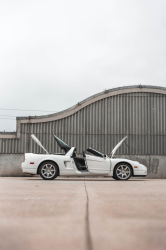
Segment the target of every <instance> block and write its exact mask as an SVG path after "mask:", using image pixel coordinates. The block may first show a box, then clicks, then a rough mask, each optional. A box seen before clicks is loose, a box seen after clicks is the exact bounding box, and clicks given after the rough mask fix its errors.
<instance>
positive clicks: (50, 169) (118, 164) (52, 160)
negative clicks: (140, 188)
mask: <svg viewBox="0 0 166 250" xmlns="http://www.w3.org/2000/svg"><path fill="white" fill-rule="evenodd" d="M53 136H54V138H55V140H56V141H57V143H58V145H59V146H60V148H61V149H63V150H64V154H49V153H48V152H47V150H46V149H45V148H44V147H43V145H42V144H41V142H40V141H39V140H38V139H37V138H36V136H35V135H33V134H32V135H31V137H32V138H33V139H34V141H35V142H36V143H37V144H38V145H39V146H40V147H42V148H43V150H44V151H45V152H46V154H33V153H26V154H25V161H24V162H23V163H22V170H23V172H24V173H29V174H40V176H41V177H42V178H43V179H44V180H53V179H54V178H56V177H57V176H79V177H80V176H83V177H86V176H107V177H108V176H110V177H113V178H114V179H115V180H128V179H129V178H130V177H131V176H135V177H138V176H139V177H141V176H142V177H145V176H146V175H147V168H146V166H144V165H142V164H140V163H139V162H137V161H131V160H127V159H120V158H113V157H114V155H115V152H116V150H117V149H118V148H119V147H120V145H121V144H122V143H123V141H124V140H125V139H126V138H127V136H126V137H125V138H123V139H122V140H121V141H120V142H119V143H118V144H117V145H116V146H115V148H114V149H113V150H112V152H111V158H110V157H108V156H107V155H105V154H102V153H100V152H98V151H96V150H95V149H92V148H88V149H87V150H86V151H83V157H76V148H75V147H72V148H71V147H69V146H68V145H67V144H66V143H65V142H63V141H62V140H60V139H59V138H58V137H57V136H55V135H53Z"/></svg>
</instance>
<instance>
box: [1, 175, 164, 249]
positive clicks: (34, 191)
mask: <svg viewBox="0 0 166 250" xmlns="http://www.w3.org/2000/svg"><path fill="white" fill-rule="evenodd" d="M0 249H1V250H22V249H24V250H39V249H40V250H46V249H47V250H49V249H57V250H75V249H79V250H82V249H83V250H101V249H102V250H103V249H104V250H111V249H113V250H121V249H123V250H124V249H128V250H139V249H140V250H148V249H150V250H156V249H157V250H165V249H166V180H154V179H153V180H151V179H135V178H133V179H131V180H129V181H115V180H113V179H110V178H93V179H92V178H91V179H89V178H85V179H84V178H57V179H55V180H54V181H44V180H42V179H41V178H40V177H25V178H21V177H20V178H17V177H15V178H14V177H13V178H12V177H6V178H5V177H4V178H0Z"/></svg>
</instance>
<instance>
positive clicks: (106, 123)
mask: <svg viewBox="0 0 166 250" xmlns="http://www.w3.org/2000/svg"><path fill="white" fill-rule="evenodd" d="M16 127H17V131H16V132H11V133H8V132H1V133H0V176H9V175H11V176H13V175H15V176H19V175H21V174H22V173H21V165H20V163H21V161H22V160H23V154H24V153H27V152H32V153H44V151H43V150H42V149H41V148H40V147H39V146H38V145H37V144H35V142H34V141H33V140H31V137H30V135H31V134H32V133H34V134H35V135H36V136H37V137H38V138H39V140H40V141H41V143H42V144H43V146H44V147H45V148H46V149H47V150H48V152H49V153H55V152H60V149H59V147H58V145H57V143H56V141H55V140H54V138H53V136H52V134H55V135H57V136H58V137H59V138H61V139H62V140H63V141H65V142H66V143H67V144H68V145H70V146H75V147H76V148H77V153H78V154H82V152H83V150H86V149H87V148H88V147H92V148H95V149H97V150H98V151H101V152H103V153H105V154H108V155H110V153H111V151H112V149H113V147H114V146H115V145H116V144H117V143H118V141H120V140H121V139H122V138H123V137H125V136H126V135H127V136H128V138H127V140H126V143H124V144H123V145H122V146H121V147H120V148H119V150H118V152H117V155H118V157H125V158H130V159H132V160H134V159H135V160H138V161H139V162H142V163H143V164H144V165H146V166H147V167H148V176H147V177H148V178H166V88H163V87H156V86H145V85H136V86H125V87H120V88H114V89H108V90H105V91H103V92H100V93H98V94H94V95H93V96H91V97H89V98H87V99H85V100H83V101H81V102H79V103H77V104H76V105H74V106H73V107H71V108H69V109H66V110H64V111H62V112H58V113H55V114H51V115H45V116H30V117H17V125H16ZM5 164H6V166H5Z"/></svg>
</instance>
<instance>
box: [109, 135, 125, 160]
mask: <svg viewBox="0 0 166 250" xmlns="http://www.w3.org/2000/svg"><path fill="white" fill-rule="evenodd" d="M126 138H127V136H126V137H124V138H123V139H122V140H121V141H120V142H119V143H118V144H117V145H116V146H115V147H114V149H113V150H112V152H111V158H113V156H114V154H115V153H116V150H117V149H118V148H119V147H120V146H121V145H122V143H123V142H124V140H126Z"/></svg>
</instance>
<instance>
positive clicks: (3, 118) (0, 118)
mask: <svg viewBox="0 0 166 250" xmlns="http://www.w3.org/2000/svg"><path fill="white" fill-rule="evenodd" d="M0 119H1V120H14V121H16V119H12V118H0Z"/></svg>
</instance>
